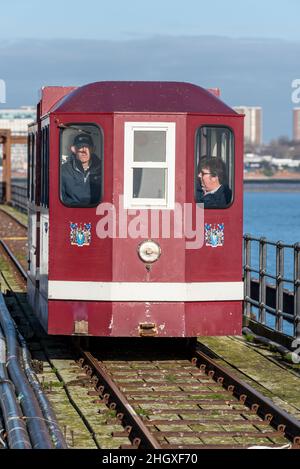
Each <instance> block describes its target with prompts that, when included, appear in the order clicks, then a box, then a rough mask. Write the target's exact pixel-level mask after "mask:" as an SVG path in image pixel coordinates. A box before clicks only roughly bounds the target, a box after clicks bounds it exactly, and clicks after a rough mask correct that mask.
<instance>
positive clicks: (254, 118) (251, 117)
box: [233, 106, 262, 145]
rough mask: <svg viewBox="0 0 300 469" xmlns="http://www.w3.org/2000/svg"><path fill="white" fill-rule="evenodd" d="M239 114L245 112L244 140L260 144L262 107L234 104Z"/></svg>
mask: <svg viewBox="0 0 300 469" xmlns="http://www.w3.org/2000/svg"><path fill="white" fill-rule="evenodd" d="M233 109H234V110H235V111H236V112H238V113H239V114H245V120H244V140H245V143H252V144H253V145H261V144H262V108H261V107H258V106H236V107H234V108H233Z"/></svg>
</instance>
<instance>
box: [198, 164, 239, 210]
mask: <svg viewBox="0 0 300 469" xmlns="http://www.w3.org/2000/svg"><path fill="white" fill-rule="evenodd" d="M198 178H199V182H200V184H201V187H197V202H202V203H204V208H224V207H226V206H227V205H228V204H229V203H230V202H231V197H232V191H231V189H230V188H229V186H228V184H227V180H226V179H227V178H226V167H225V164H224V162H223V161H222V160H221V159H220V158H209V157H207V156H205V157H202V158H201V160H200V171H199V173H198Z"/></svg>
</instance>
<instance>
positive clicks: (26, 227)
mask: <svg viewBox="0 0 300 469" xmlns="http://www.w3.org/2000/svg"><path fill="white" fill-rule="evenodd" d="M0 211H1V212H2V213H4V214H5V215H7V216H8V217H10V218H11V219H12V220H14V221H15V222H16V223H17V224H18V225H19V226H21V227H22V228H24V229H25V230H26V231H27V230H28V225H26V224H25V223H23V222H22V221H21V220H18V218H16V217H14V216H13V214H12V213H9V212H7V211H6V210H3V208H2V207H0Z"/></svg>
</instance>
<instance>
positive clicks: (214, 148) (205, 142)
mask: <svg viewBox="0 0 300 469" xmlns="http://www.w3.org/2000/svg"><path fill="white" fill-rule="evenodd" d="M194 180H195V200H196V202H203V203H204V208H226V207H228V206H229V205H230V204H231V203H232V200H233V189H234V187H233V182H234V136H233V132H232V130H231V129H229V128H228V127H221V126H203V127H200V128H199V129H198V130H197V133H196V155H195V178H194Z"/></svg>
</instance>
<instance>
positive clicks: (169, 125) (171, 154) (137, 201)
mask: <svg viewBox="0 0 300 469" xmlns="http://www.w3.org/2000/svg"><path fill="white" fill-rule="evenodd" d="M135 130H143V131H147V130H148V131H153V130H155V131H161V132H165V133H166V161H156V162H154V161H137V162H135V161H134V160H133V156H134V131H135ZM175 136H176V123H175V122H125V125H124V208H125V209H142V208H144V209H150V208H156V209H168V210H172V209H174V206H175ZM134 168H151V169H160V168H162V169H166V180H165V184H166V192H165V194H166V197H165V198H164V199H150V198H133V197H132V188H133V169H134Z"/></svg>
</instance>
